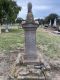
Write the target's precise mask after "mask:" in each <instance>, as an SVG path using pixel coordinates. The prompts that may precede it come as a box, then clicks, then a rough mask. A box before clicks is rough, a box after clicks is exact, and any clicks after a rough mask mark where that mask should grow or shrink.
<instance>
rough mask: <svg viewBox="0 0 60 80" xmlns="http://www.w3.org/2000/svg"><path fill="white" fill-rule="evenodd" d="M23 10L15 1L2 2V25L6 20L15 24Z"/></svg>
mask: <svg viewBox="0 0 60 80" xmlns="http://www.w3.org/2000/svg"><path fill="white" fill-rule="evenodd" d="M20 10H21V7H19V6H18V5H17V4H16V2H15V1H12V0H0V23H1V24H2V23H3V22H4V20H6V21H8V22H11V23H13V22H15V19H16V18H17V14H18V13H19V11H20Z"/></svg>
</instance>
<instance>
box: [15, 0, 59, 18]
mask: <svg viewBox="0 0 60 80" xmlns="http://www.w3.org/2000/svg"><path fill="white" fill-rule="evenodd" d="M16 2H17V4H18V5H19V6H21V7H22V10H21V12H19V15H18V16H19V17H22V18H24V19H25V18H26V14H27V3H28V2H31V3H32V5H33V9H32V12H33V15H34V17H35V18H45V17H46V16H47V15H48V14H50V13H57V14H58V15H60V0H16Z"/></svg>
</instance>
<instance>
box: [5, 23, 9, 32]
mask: <svg viewBox="0 0 60 80" xmlns="http://www.w3.org/2000/svg"><path fill="white" fill-rule="evenodd" d="M5 32H7V33H8V32H9V30H8V25H7V24H6V25H5Z"/></svg>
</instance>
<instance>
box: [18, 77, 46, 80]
mask: <svg viewBox="0 0 60 80" xmlns="http://www.w3.org/2000/svg"><path fill="white" fill-rule="evenodd" d="M17 80H45V77H37V76H33V77H31V76H23V77H22V76H19V77H18V78H17Z"/></svg>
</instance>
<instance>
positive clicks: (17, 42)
mask: <svg viewBox="0 0 60 80" xmlns="http://www.w3.org/2000/svg"><path fill="white" fill-rule="evenodd" d="M23 43H24V33H23V30H22V29H20V30H18V29H16V30H10V32H9V33H2V34H0V51H3V50H11V49H14V48H17V47H23Z"/></svg>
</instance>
